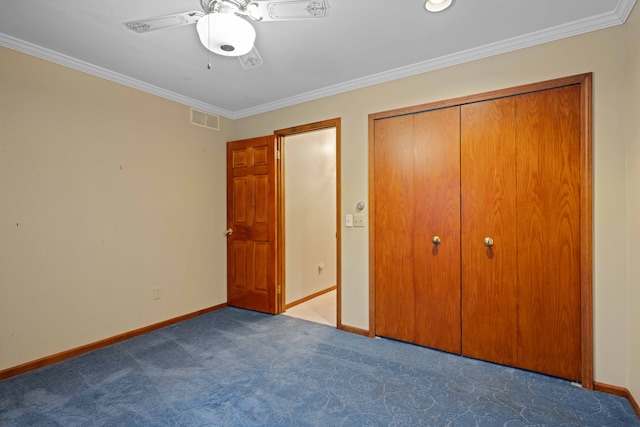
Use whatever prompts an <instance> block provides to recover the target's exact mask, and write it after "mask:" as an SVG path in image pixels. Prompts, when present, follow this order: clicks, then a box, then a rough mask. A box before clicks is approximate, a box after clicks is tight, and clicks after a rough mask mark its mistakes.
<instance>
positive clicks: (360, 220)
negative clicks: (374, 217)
mask: <svg viewBox="0 0 640 427" xmlns="http://www.w3.org/2000/svg"><path fill="white" fill-rule="evenodd" d="M353 226H354V227H364V215H354V216H353Z"/></svg>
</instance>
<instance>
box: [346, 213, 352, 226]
mask: <svg viewBox="0 0 640 427" xmlns="http://www.w3.org/2000/svg"><path fill="white" fill-rule="evenodd" d="M344 226H345V227H353V215H351V214H347V216H346V218H345V221H344Z"/></svg>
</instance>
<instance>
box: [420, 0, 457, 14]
mask: <svg viewBox="0 0 640 427" xmlns="http://www.w3.org/2000/svg"><path fill="white" fill-rule="evenodd" d="M452 4H453V0H427V2H426V3H425V4H424V7H425V8H426V9H427V10H428V11H429V12H442V11H443V10H445V9H447V8H448V7H449V6H451V5H452Z"/></svg>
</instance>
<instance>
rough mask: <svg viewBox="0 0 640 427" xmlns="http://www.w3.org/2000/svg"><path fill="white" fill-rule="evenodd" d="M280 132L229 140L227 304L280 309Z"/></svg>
mask: <svg viewBox="0 0 640 427" xmlns="http://www.w3.org/2000/svg"><path fill="white" fill-rule="evenodd" d="M275 145H276V138H275V136H264V137H259V138H253V139H248V140H243V141H232V142H229V143H227V303H228V304H229V305H231V306H235V307H241V308H247V309H250V310H256V311H262V312H265V313H271V314H276V313H277V312H278V311H277V310H278V305H277V283H276V282H277V274H276V273H277V246H276V245H277V234H276V233H277V212H276V209H277V208H276V207H277V195H276V194H277V193H276V158H275Z"/></svg>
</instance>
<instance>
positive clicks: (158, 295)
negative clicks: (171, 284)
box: [153, 288, 162, 299]
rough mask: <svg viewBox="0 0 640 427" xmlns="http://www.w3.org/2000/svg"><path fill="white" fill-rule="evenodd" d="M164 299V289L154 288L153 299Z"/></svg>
mask: <svg viewBox="0 0 640 427" xmlns="http://www.w3.org/2000/svg"><path fill="white" fill-rule="evenodd" d="M160 298H162V288H153V299H160Z"/></svg>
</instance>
